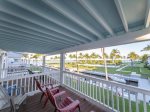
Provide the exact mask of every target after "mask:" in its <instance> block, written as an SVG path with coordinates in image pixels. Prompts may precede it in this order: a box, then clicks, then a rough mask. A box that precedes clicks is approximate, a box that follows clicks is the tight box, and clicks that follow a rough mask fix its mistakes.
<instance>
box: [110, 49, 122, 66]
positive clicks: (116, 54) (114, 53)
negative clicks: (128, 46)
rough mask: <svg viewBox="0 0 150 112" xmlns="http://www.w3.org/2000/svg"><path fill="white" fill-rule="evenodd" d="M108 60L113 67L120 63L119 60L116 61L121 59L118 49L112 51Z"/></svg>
mask: <svg viewBox="0 0 150 112" xmlns="http://www.w3.org/2000/svg"><path fill="white" fill-rule="evenodd" d="M110 58H111V59H112V61H113V63H114V64H115V65H116V64H119V63H121V60H116V59H119V58H121V56H120V51H119V50H118V49H113V50H112V51H111V53H110Z"/></svg>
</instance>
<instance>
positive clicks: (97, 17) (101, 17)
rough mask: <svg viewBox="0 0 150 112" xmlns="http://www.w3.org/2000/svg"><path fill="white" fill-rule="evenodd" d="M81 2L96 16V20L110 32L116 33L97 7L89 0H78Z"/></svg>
mask: <svg viewBox="0 0 150 112" xmlns="http://www.w3.org/2000/svg"><path fill="white" fill-rule="evenodd" d="M78 1H79V3H80V4H81V5H82V6H83V7H84V8H85V9H86V10H87V11H88V12H89V13H90V14H91V15H92V16H93V17H94V18H95V20H96V21H97V22H98V23H99V24H100V25H102V26H103V27H104V29H105V30H106V31H107V32H108V33H109V34H110V35H114V32H113V30H112V29H111V27H110V26H109V25H108V24H107V22H106V21H105V19H104V18H103V16H102V15H100V13H99V12H98V11H97V10H96V9H95V7H94V6H93V5H92V4H91V3H89V1H88V0H78Z"/></svg>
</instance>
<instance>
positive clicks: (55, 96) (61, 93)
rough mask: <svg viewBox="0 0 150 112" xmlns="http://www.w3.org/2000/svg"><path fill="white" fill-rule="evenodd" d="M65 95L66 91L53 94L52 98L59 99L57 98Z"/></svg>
mask: <svg viewBox="0 0 150 112" xmlns="http://www.w3.org/2000/svg"><path fill="white" fill-rule="evenodd" d="M65 94H66V91H61V92H59V93H57V94H55V95H54V96H53V97H54V98H57V97H59V96H62V95H65Z"/></svg>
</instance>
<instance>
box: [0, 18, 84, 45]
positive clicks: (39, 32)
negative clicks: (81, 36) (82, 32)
mask: <svg viewBox="0 0 150 112" xmlns="http://www.w3.org/2000/svg"><path fill="white" fill-rule="evenodd" d="M0 24H4V25H5V26H8V27H10V28H12V27H13V29H17V30H23V31H26V32H28V33H32V34H34V35H37V36H41V37H43V38H48V39H49V38H50V37H51V36H54V37H56V38H60V40H64V41H66V42H73V43H76V44H82V43H83V42H82V41H78V40H74V39H72V38H70V37H68V36H65V35H63V34H59V33H57V32H54V31H50V30H49V32H48V31H45V30H44V28H43V29H42V28H41V27H38V28H40V29H41V30H40V29H37V28H34V27H30V26H29V25H28V24H27V23H26V24H23V23H20V22H19V21H11V20H7V19H4V18H0ZM53 39H55V38H53Z"/></svg>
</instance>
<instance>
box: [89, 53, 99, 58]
mask: <svg viewBox="0 0 150 112" xmlns="http://www.w3.org/2000/svg"><path fill="white" fill-rule="evenodd" d="M98 57H99V55H98V54H95V53H92V54H91V55H90V58H92V59H96V58H98Z"/></svg>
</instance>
